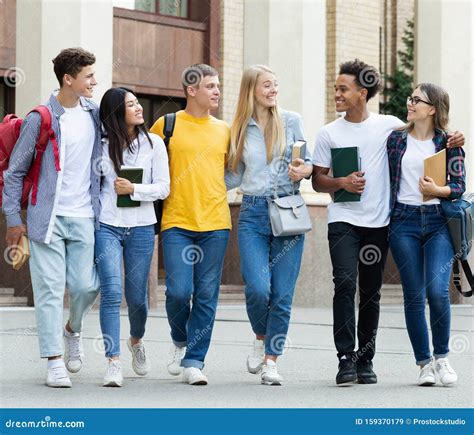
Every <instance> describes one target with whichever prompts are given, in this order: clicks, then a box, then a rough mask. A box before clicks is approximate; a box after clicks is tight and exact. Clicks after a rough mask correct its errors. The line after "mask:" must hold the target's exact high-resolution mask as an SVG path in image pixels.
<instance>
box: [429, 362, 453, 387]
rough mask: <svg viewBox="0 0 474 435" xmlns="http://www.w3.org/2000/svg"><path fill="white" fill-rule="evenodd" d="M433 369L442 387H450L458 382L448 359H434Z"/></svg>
mask: <svg viewBox="0 0 474 435" xmlns="http://www.w3.org/2000/svg"><path fill="white" fill-rule="evenodd" d="M434 369H435V372H436V374H437V375H438V376H439V380H440V381H441V383H442V384H443V385H451V384H454V383H455V382H456V381H457V380H458V375H457V374H456V372H455V371H454V370H453V368H452V367H451V364H449V361H448V358H438V359H436V360H435V363H434Z"/></svg>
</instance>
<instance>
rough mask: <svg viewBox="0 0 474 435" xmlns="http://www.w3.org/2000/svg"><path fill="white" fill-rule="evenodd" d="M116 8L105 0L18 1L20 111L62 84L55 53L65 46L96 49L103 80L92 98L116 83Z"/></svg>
mask: <svg viewBox="0 0 474 435" xmlns="http://www.w3.org/2000/svg"><path fill="white" fill-rule="evenodd" d="M112 24H113V8H112V2H111V1H101V0H88V1H85V0H77V1H54V0H22V1H18V2H17V14H16V47H17V48H16V65H17V77H18V81H19V84H18V86H17V87H16V112H17V114H18V115H19V116H24V115H25V114H26V113H27V112H28V111H29V110H30V109H31V108H32V107H34V106H35V105H37V104H39V103H41V102H44V101H45V100H46V99H47V98H48V97H49V95H50V93H51V91H52V90H54V89H57V88H59V83H58V81H57V79H56V76H55V75H54V72H53V63H52V62H51V61H52V59H53V58H54V57H55V56H56V55H57V54H58V53H59V52H60V51H61V50H62V49H64V48H68V47H83V48H84V49H86V50H89V51H91V52H92V53H94V54H95V55H96V58H97V63H96V66H95V67H96V78H97V81H98V82H99V84H98V86H97V88H96V90H95V93H94V100H95V101H96V102H99V101H100V97H101V96H102V94H103V93H104V92H105V91H106V90H107V89H108V88H109V87H111V85H112V68H113V65H112V62H113V60H112V53H113V33H112Z"/></svg>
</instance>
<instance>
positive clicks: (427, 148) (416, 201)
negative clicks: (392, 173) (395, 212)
mask: <svg viewBox="0 0 474 435" xmlns="http://www.w3.org/2000/svg"><path fill="white" fill-rule="evenodd" d="M435 152H436V149H435V144H434V142H433V141H432V140H431V139H429V140H417V139H415V138H414V137H413V136H411V135H410V134H409V135H408V137H407V149H406V151H405V154H404V155H403V158H402V174H401V178H400V190H399V191H398V196H397V201H398V202H401V203H403V204H408V205H416V206H420V205H422V204H439V199H438V198H434V199H431V200H430V201H425V202H423V194H422V193H421V192H420V188H419V187H418V184H419V180H420V178H421V177H422V176H423V172H424V164H423V160H424V159H426V158H427V157H429V156H432V155H433V154H434V153H435Z"/></svg>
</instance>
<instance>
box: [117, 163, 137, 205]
mask: <svg viewBox="0 0 474 435" xmlns="http://www.w3.org/2000/svg"><path fill="white" fill-rule="evenodd" d="M118 176H119V177H120V178H126V179H127V180H129V181H130V182H131V183H135V184H141V183H142V181H143V169H142V168H132V167H130V166H122V169H120V171H119V173H118ZM117 207H140V201H133V200H132V198H130V195H117Z"/></svg>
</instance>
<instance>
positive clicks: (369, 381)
mask: <svg viewBox="0 0 474 435" xmlns="http://www.w3.org/2000/svg"><path fill="white" fill-rule="evenodd" d="M357 383H358V384H376V383H377V378H375V379H374V378H365V379H364V378H359V377H358V378H357Z"/></svg>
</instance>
